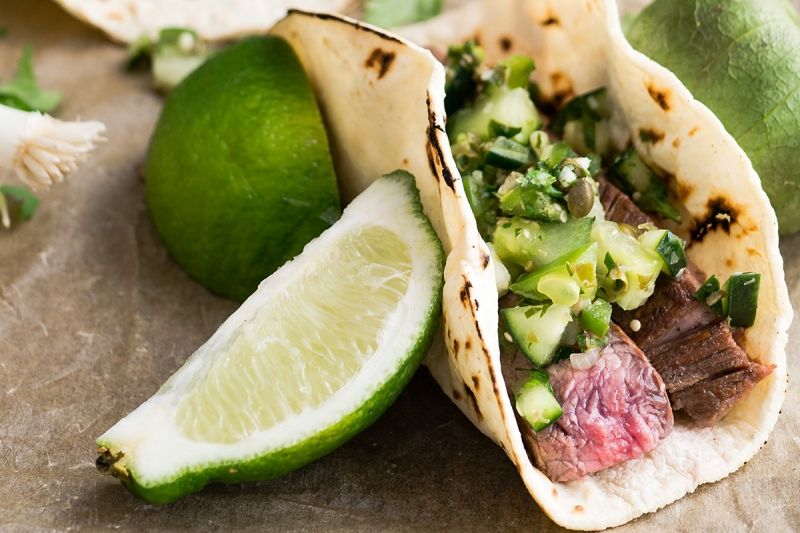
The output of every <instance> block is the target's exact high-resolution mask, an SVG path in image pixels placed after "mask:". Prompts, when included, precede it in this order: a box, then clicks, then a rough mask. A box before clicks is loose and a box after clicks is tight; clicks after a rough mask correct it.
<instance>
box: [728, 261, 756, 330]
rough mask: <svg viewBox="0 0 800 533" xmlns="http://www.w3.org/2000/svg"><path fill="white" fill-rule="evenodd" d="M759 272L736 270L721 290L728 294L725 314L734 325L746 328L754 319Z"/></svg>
mask: <svg viewBox="0 0 800 533" xmlns="http://www.w3.org/2000/svg"><path fill="white" fill-rule="evenodd" d="M760 285H761V274H758V273H756V272H736V273H734V274H731V277H729V278H728V281H726V282H725V285H724V286H723V288H722V290H723V292H725V293H727V295H728V305H727V306H726V307H727V315H728V317H729V318H730V324H731V326H734V327H741V328H748V327H750V326H752V325H753V323H754V322H755V321H756V310H757V308H758V289H759V287H760Z"/></svg>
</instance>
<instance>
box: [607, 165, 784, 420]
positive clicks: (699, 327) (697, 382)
mask: <svg viewBox="0 0 800 533" xmlns="http://www.w3.org/2000/svg"><path fill="white" fill-rule="evenodd" d="M600 200H601V202H602V203H603V206H604V207H605V209H606V218H608V219H609V220H614V221H615V222H625V223H627V224H632V222H634V223H635V224H632V225H638V224H642V223H644V222H648V221H649V222H655V221H654V220H653V219H651V218H650V217H648V215H647V214H645V213H644V212H643V211H642V210H640V209H639V208H638V207H637V206H636V204H634V203H633V201H632V200H631V199H630V198H628V197H627V196H626V195H625V194H624V193H623V192H622V191H620V190H619V189H617V188H616V187H615V186H614V185H612V184H610V183H608V182H606V181H604V182H603V183H602V184H601V193H600ZM644 218H646V219H647V220H645V221H644V222H642V220H644ZM704 279H705V275H704V274H703V272H702V271H700V270H699V269H698V268H697V267H696V266H695V265H693V264H692V263H691V262H690V263H689V265H688V266H687V268H686V270H685V271H684V274H683V276H682V277H681V279H679V280H675V279H672V278H669V277H666V276H661V277H659V280H658V282H657V283H656V288H655V292H654V293H653V295H652V296H651V297H650V298H648V300H647V302H645V304H644V305H643V306H641V307H639V308H638V309H634V310H633V311H623V310H622V309H619V308H618V307H615V309H614V313H613V317H614V320H615V321H616V322H617V323H618V324H619V325H620V326H621V327H622V328H623V329H624V330H625V331H626V333H628V334H629V335H630V336H631V338H632V339H633V340H634V342H636V344H637V345H639V347H640V348H641V349H642V350H644V352H645V354H646V355H647V357H648V358H649V359H650V361H651V362H652V363H653V366H654V367H655V368H656V370H658V372H659V373H660V374H661V378H662V379H663V380H664V383H665V384H666V387H667V391H668V392H669V394H670V399H671V400H672V408H673V409H675V410H676V411H677V410H683V411H685V412H686V413H687V414H688V415H689V416H690V417H691V418H692V420H693V421H694V422H695V423H697V424H699V425H710V424H714V423H716V422H717V421H719V420H720V419H721V418H722V417H724V416H725V415H726V414H727V413H728V411H730V410H731V409H732V408H733V406H734V405H736V403H737V402H739V400H741V399H742V398H743V397H744V396H745V395H746V394H747V393H749V392H750V391H751V390H752V389H753V387H755V385H756V383H758V382H759V381H760V380H762V379H763V378H764V377H765V376H767V375H768V374H769V373H770V372H771V371H772V370H771V369H770V368H768V367H765V366H764V365H761V364H759V363H756V362H752V361H750V360H749V359H748V357H747V354H746V353H745V352H744V351H743V350H742V348H741V347H740V346H739V343H737V342H736V340H735V339H734V337H733V333H732V331H731V328H730V327H729V326H728V325H727V324H726V323H725V322H723V321H721V320H720V319H719V317H717V316H716V315H715V314H714V312H713V311H711V309H710V308H709V307H708V306H707V305H705V304H703V303H701V302H698V301H697V300H695V299H694V293H695V292H696V291H697V289H698V288H700V285H701V284H702V282H703V280H704ZM634 319H636V320H638V321H639V323H640V326H641V327H640V328H639V329H638V331H633V328H631V321H632V320H634Z"/></svg>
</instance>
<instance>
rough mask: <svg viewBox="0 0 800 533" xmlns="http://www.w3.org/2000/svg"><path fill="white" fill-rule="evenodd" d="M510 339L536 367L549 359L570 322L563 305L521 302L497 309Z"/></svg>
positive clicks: (567, 312)
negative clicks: (513, 305)
mask: <svg viewBox="0 0 800 533" xmlns="http://www.w3.org/2000/svg"><path fill="white" fill-rule="evenodd" d="M500 314H501V315H502V316H503V320H504V321H505V324H506V328H507V329H508V332H509V334H510V335H511V338H512V339H514V342H515V343H516V344H517V346H518V347H519V349H520V351H521V352H522V353H523V354H524V355H525V356H526V357H527V358H528V359H529V360H530V361H531V363H533V364H534V366H536V367H539V368H540V367H543V366H546V365H548V364H550V362H551V361H552V359H553V354H554V352H555V350H556V348H558V345H559V342H560V341H561V336H562V335H563V334H564V329H565V328H566V327H567V324H569V323H570V322H571V321H572V315H571V314H570V310H569V307H567V306H565V305H555V304H554V305H550V306H541V305H537V306H534V305H525V306H520V307H509V308H506V309H503V310H502V311H500Z"/></svg>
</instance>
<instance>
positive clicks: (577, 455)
mask: <svg viewBox="0 0 800 533" xmlns="http://www.w3.org/2000/svg"><path fill="white" fill-rule="evenodd" d="M608 341H609V342H608V345H607V346H606V347H605V348H603V349H602V353H601V356H600V358H599V359H598V360H597V362H596V363H595V364H594V365H593V366H592V367H591V368H588V369H585V370H575V369H573V368H572V365H571V364H570V361H569V360H564V361H561V362H559V363H557V364H554V365H551V366H549V367H548V368H547V373H548V374H549V375H550V384H551V385H552V387H553V392H555V396H556V399H557V400H558V401H559V403H560V404H561V408H562V409H563V411H564V414H563V415H562V416H561V418H559V419H558V420H557V421H556V422H555V423H554V424H553V425H551V426H549V427H547V428H545V429H543V430H541V431H539V432H535V431H533V429H532V428H531V427H530V426H529V425H528V423H527V422H525V420H524V419H522V418H521V417H518V421H519V425H520V428H522V434H523V438H524V440H525V442H526V445H527V447H528V450H529V452H530V453H531V454H532V455H533V457H534V460H535V462H536V465H537V466H538V467H539V468H540V469H541V470H542V471H543V472H545V473H546V474H547V476H548V477H549V478H550V479H551V480H553V481H556V482H564V481H572V480H575V479H579V478H581V477H583V476H585V475H586V474H591V473H593V472H598V471H600V470H603V469H605V468H608V467H610V466H614V465H616V464H619V463H622V462H624V461H628V460H630V459H635V458H636V457H639V456H641V455H642V454H644V453H647V452H648V451H650V450H652V449H653V448H655V446H656V445H657V444H658V442H659V441H661V439H663V438H664V437H666V436H667V435H669V433H670V432H671V431H672V424H673V417H672V410H671V409H670V403H669V399H668V398H667V394H666V391H665V389H664V383H663V382H662V381H661V378H660V377H659V376H658V373H657V372H656V371H655V369H654V368H653V367H652V365H650V363H649V362H648V361H647V359H646V358H645V357H644V354H643V353H642V351H641V350H639V348H637V347H636V345H635V344H634V343H633V342H632V341H631V340H630V339H629V338H628V336H627V335H625V333H624V332H623V331H622V330H621V329H619V328H618V327H616V326H613V325H612V327H611V330H610V331H609V335H608Z"/></svg>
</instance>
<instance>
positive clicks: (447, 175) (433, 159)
mask: <svg viewBox="0 0 800 533" xmlns="http://www.w3.org/2000/svg"><path fill="white" fill-rule="evenodd" d="M425 102H426V104H427V106H428V131H427V133H428V144H427V146H426V152H427V155H428V167H429V168H430V169H431V173H432V174H433V175H434V176H435V177H436V179H437V180H438V179H439V174H441V175H442V177H443V178H444V182H445V183H446V184H447V186H448V187H450V189H451V190H453V191H455V190H456V188H455V182H454V179H453V174H452V173H451V172H450V168H449V167H448V166H447V165H443V164H442V161H444V154H443V152H442V147H441V145H440V144H439V136H438V135H437V134H436V130H439V131H442V132H444V129H443V128H442V127H441V126H440V125H438V124H437V123H436V113H435V112H434V110H433V108H432V107H431V95H430V93H428V94H427V96H426V98H425Z"/></svg>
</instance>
